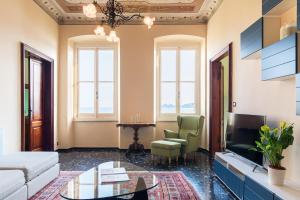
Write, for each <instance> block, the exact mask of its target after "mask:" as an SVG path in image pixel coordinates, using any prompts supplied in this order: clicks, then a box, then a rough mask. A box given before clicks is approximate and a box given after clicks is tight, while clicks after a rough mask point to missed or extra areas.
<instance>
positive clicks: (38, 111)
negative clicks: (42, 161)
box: [21, 43, 54, 151]
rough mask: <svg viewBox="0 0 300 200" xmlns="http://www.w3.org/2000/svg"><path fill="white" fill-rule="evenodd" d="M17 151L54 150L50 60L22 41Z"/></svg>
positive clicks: (51, 69) (51, 63) (51, 65)
mask: <svg viewBox="0 0 300 200" xmlns="http://www.w3.org/2000/svg"><path fill="white" fill-rule="evenodd" d="M21 150H22V151H54V60H53V59H52V58H50V57H48V56H46V55H44V54H43V53H41V52H39V51H37V50H35V49H33V48H32V47H30V46H28V45H26V44H23V43H21Z"/></svg>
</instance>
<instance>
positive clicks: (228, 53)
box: [209, 43, 233, 155]
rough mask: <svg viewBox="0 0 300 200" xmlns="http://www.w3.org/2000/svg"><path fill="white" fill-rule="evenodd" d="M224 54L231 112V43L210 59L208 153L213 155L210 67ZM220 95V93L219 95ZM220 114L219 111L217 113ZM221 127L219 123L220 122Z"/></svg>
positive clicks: (230, 110) (229, 109)
mask: <svg viewBox="0 0 300 200" xmlns="http://www.w3.org/2000/svg"><path fill="white" fill-rule="evenodd" d="M226 56H228V57H229V62H228V63H229V101H228V104H229V105H228V111H229V112H232V105H233V102H232V43H230V44H228V45H227V46H226V47H225V48H224V49H222V50H221V51H220V52H219V53H217V54H216V55H215V56H213V57H212V58H211V59H210V62H209V63H210V75H209V78H210V97H209V152H210V154H212V155H214V153H215V152H212V142H213V141H212V138H213V137H212V134H213V133H212V127H213V122H214V120H213V119H212V109H213V108H212V90H213V88H212V82H213V80H212V69H213V67H214V66H215V65H217V64H218V63H219V62H220V61H221V60H222V59H223V58H225V57H226ZM218 82H219V84H221V79H220V80H219V81H218ZM219 96H221V94H220V95H219ZM219 102H221V99H219ZM219 114H220V115H221V113H219ZM220 128H221V124H220ZM220 130H221V129H220ZM220 137H221V133H220Z"/></svg>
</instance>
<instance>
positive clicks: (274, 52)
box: [262, 33, 298, 81]
mask: <svg viewBox="0 0 300 200" xmlns="http://www.w3.org/2000/svg"><path fill="white" fill-rule="evenodd" d="M297 49H298V34H297V33H295V34H292V35H290V36H288V37H286V38H284V39H282V40H280V41H278V42H276V43H274V44H272V45H270V46H268V47H265V48H264V49H262V80H264V81H265V80H277V79H283V78H289V77H290V76H291V75H295V74H296V73H297V72H298V56H297Z"/></svg>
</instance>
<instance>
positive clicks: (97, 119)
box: [73, 118, 118, 122]
mask: <svg viewBox="0 0 300 200" xmlns="http://www.w3.org/2000/svg"><path fill="white" fill-rule="evenodd" d="M73 122H118V120H116V119H99V118H74V119H73Z"/></svg>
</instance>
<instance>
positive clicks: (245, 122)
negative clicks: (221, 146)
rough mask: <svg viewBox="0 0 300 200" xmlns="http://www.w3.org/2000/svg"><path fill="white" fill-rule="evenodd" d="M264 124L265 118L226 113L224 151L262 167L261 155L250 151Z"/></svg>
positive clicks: (254, 145)
mask: <svg viewBox="0 0 300 200" xmlns="http://www.w3.org/2000/svg"><path fill="white" fill-rule="evenodd" d="M265 122H266V117H265V116H260V115H247V114H236V113H228V117H227V128H226V134H225V137H226V150H229V151H231V152H233V153H235V154H238V155H239V156H242V157H244V158H246V159H248V160H250V161H252V162H253V163H255V164H256V165H259V166H263V155H262V153H260V152H256V151H252V150H250V149H251V148H252V147H256V144H255V141H257V140H259V138H260V135H259V130H260V127H261V126H263V125H264V124H265Z"/></svg>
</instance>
